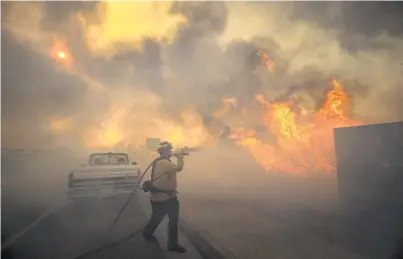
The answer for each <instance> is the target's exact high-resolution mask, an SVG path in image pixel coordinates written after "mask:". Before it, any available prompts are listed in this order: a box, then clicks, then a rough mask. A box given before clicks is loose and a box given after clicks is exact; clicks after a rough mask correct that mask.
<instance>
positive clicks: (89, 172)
mask: <svg viewBox="0 0 403 259" xmlns="http://www.w3.org/2000/svg"><path fill="white" fill-rule="evenodd" d="M140 177H141V171H140V167H139V166H138V165H137V163H136V162H130V161H129V156H128V155H127V154H126V153H114V152H108V153H93V154H91V155H90V157H89V161H88V164H86V165H83V166H82V167H80V168H77V169H74V170H72V171H70V173H69V176H68V191H67V197H68V198H69V199H72V200H73V201H77V200H78V199H81V198H103V197H109V196H116V195H121V194H128V193H131V192H132V191H133V189H134V188H135V186H136V185H138V181H139V179H140Z"/></svg>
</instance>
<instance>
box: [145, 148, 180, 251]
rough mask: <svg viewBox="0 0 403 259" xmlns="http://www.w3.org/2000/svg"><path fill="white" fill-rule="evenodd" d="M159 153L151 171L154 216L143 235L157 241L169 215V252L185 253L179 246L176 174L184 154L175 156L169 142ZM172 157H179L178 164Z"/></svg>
mask: <svg viewBox="0 0 403 259" xmlns="http://www.w3.org/2000/svg"><path fill="white" fill-rule="evenodd" d="M157 151H158V153H159V155H160V156H159V157H158V158H157V159H156V161H155V162H154V164H153V167H152V171H151V183H152V188H151V191H150V202H151V207H152V214H151V218H150V220H149V221H148V223H147V225H146V226H145V227H144V229H143V232H142V235H143V237H144V238H145V239H146V240H148V241H153V240H155V237H154V236H153V234H154V231H155V230H156V229H157V227H158V225H159V224H160V223H161V221H162V219H163V218H164V216H165V214H168V217H169V223H168V244H167V248H168V250H169V251H174V252H177V253H185V252H186V249H185V248H184V247H183V246H181V245H179V244H178V221H179V201H178V198H177V192H176V188H177V179H176V174H177V173H178V172H180V171H182V169H183V154H181V153H178V154H173V153H172V144H171V143H169V142H167V141H163V142H161V143H160V145H159V147H158V149H157ZM172 156H175V157H177V159H178V162H177V164H175V163H172V161H171V157H172Z"/></svg>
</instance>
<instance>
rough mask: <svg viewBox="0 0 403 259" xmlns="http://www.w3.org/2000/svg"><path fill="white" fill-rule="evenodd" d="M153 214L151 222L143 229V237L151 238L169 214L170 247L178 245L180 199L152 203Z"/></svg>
mask: <svg viewBox="0 0 403 259" xmlns="http://www.w3.org/2000/svg"><path fill="white" fill-rule="evenodd" d="M151 207H152V210H153V212H152V214H151V218H150V221H148V223H147V225H146V226H145V227H144V229H143V236H145V237H151V236H152V235H153V234H154V231H155V230H156V229H157V227H158V225H159V224H160V223H161V221H162V219H163V218H164V216H165V214H168V218H169V222H168V246H175V245H177V244H178V222H179V201H178V198H176V197H175V198H170V199H168V200H166V201H163V202H151Z"/></svg>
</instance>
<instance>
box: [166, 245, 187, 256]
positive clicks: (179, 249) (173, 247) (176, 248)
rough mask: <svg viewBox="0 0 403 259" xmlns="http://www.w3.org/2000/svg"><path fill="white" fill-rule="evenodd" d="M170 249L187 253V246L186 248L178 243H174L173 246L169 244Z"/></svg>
mask: <svg viewBox="0 0 403 259" xmlns="http://www.w3.org/2000/svg"><path fill="white" fill-rule="evenodd" d="M168 251H171V252H177V253H180V254H183V253H186V248H184V247H183V246H181V245H178V244H176V245H173V246H168Z"/></svg>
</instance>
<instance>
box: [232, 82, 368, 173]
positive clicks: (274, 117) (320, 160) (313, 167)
mask: <svg viewBox="0 0 403 259" xmlns="http://www.w3.org/2000/svg"><path fill="white" fill-rule="evenodd" d="M332 86H333V89H332V90H330V91H329V92H328V93H327V96H326V97H327V98H326V101H325V103H324V104H323V106H322V108H321V109H320V110H319V111H313V112H311V113H310V114H308V115H302V114H301V110H300V108H299V107H298V106H297V105H296V103H294V102H291V101H290V102H278V103H269V102H267V101H266V100H265V99H264V97H263V96H261V95H259V96H257V97H256V98H257V100H258V101H259V102H260V103H261V104H262V105H263V106H264V109H265V112H264V117H263V123H264V125H265V126H266V130H267V134H268V135H269V136H271V137H274V139H275V141H274V142H275V143H270V144H268V143H265V142H264V141H263V140H260V139H257V138H256V134H255V132H253V131H247V130H245V129H242V128H235V129H233V134H232V135H231V137H230V138H231V139H233V140H234V141H235V142H236V143H237V144H238V145H240V146H242V147H244V148H246V149H247V150H248V151H249V152H250V153H251V155H252V156H253V157H254V158H255V159H256V161H257V162H258V163H259V164H260V165H261V166H262V167H263V168H264V169H266V170H267V171H269V172H271V173H286V174H293V175H299V176H309V175H313V174H323V173H326V174H334V172H335V156H334V143H333V129H334V128H336V127H343V126H352V125H359V124H361V123H360V122H357V121H353V120H350V119H348V118H346V117H345V114H346V112H347V107H348V95H347V93H346V92H345V91H344V89H343V87H342V85H341V84H340V82H338V81H337V80H335V79H334V80H333V81H332Z"/></svg>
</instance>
